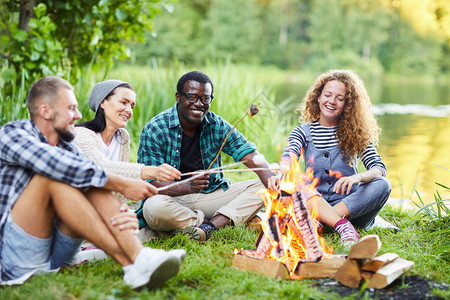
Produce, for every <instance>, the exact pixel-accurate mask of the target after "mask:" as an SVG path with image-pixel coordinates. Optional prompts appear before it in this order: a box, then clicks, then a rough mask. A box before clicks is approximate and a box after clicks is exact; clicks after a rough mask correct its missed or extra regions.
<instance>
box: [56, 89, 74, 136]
mask: <svg viewBox="0 0 450 300" xmlns="http://www.w3.org/2000/svg"><path fill="white" fill-rule="evenodd" d="M58 95H59V97H58V101H55V103H54V105H53V107H52V109H53V111H54V114H53V118H52V119H51V122H52V126H53V128H54V131H55V132H56V133H57V134H58V135H59V137H60V138H61V139H62V140H65V141H68V142H70V141H72V140H73V138H74V137H75V131H74V127H75V122H76V121H77V120H79V119H81V114H80V112H79V111H78V102H77V99H76V98H75V94H74V93H73V91H72V90H69V89H65V88H60V89H59V91H58Z"/></svg>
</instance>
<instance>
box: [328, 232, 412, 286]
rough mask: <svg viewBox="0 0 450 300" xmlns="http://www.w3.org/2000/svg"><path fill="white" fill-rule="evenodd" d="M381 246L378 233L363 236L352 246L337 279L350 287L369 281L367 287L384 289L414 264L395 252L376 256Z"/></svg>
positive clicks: (336, 276)
mask: <svg viewBox="0 0 450 300" xmlns="http://www.w3.org/2000/svg"><path fill="white" fill-rule="evenodd" d="M380 248H381V242H380V238H379V237H378V236H377V235H373V234H372V235H366V236H365V237H363V238H362V239H361V240H360V241H359V242H358V243H357V244H355V245H354V246H353V247H352V248H351V250H350V253H349V254H348V257H347V260H346V262H345V263H344V264H343V265H342V266H341V267H340V268H339V270H338V271H337V273H336V275H335V279H336V280H337V281H339V282H340V283H341V284H343V285H345V286H348V287H354V288H357V287H359V286H360V284H361V282H363V281H367V282H368V284H367V288H376V289H382V288H384V287H386V286H388V285H389V284H391V283H392V282H393V281H394V280H395V279H397V278H398V277H400V276H401V275H402V274H404V273H406V272H407V271H409V270H410V269H411V268H412V267H413V266H414V262H412V261H409V260H406V259H402V258H400V257H399V256H398V255H397V254H395V253H385V254H383V255H380V256H375V255H376V254H377V253H378V251H379V250H380Z"/></svg>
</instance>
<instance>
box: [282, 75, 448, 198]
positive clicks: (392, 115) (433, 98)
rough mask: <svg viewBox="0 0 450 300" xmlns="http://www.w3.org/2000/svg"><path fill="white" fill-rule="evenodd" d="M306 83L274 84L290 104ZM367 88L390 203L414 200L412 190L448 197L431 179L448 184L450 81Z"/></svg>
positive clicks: (296, 100)
mask: <svg viewBox="0 0 450 300" xmlns="http://www.w3.org/2000/svg"><path fill="white" fill-rule="evenodd" d="M308 88H309V86H305V85H303V86H302V85H301V84H288V85H283V86H278V87H277V88H276V95H277V98H278V99H287V98H288V97H289V96H290V97H291V98H290V99H291V100H288V101H292V102H293V104H295V103H298V102H299V101H300V100H299V99H302V98H303V96H304V95H305V93H306V90H307V89H308ZM367 89H368V91H369V95H370V96H371V99H372V103H373V104H374V111H375V113H376V114H377V117H378V122H379V125H380V126H381V127H382V130H383V132H382V135H381V137H380V142H379V145H378V152H379V153H380V155H381V156H382V158H383V161H384V162H385V164H386V166H387V169H388V178H389V180H390V182H391V184H392V193H391V199H390V201H391V203H394V204H395V203H399V204H401V205H403V206H411V202H410V200H411V199H412V200H413V201H415V202H418V197H417V196H416V193H415V190H416V191H417V192H418V193H419V195H420V196H421V198H422V200H423V201H424V202H425V203H431V202H434V196H433V195H434V193H435V192H436V190H438V191H439V193H440V194H441V196H442V198H443V199H449V198H450V193H445V192H444V189H443V188H441V187H439V186H438V185H436V182H438V183H440V184H443V185H445V186H447V187H450V83H449V82H446V83H436V84H429V83H428V84H425V83H420V82H414V83H410V82H403V83H395V84H393V83H391V84H387V83H377V84H374V85H372V86H371V85H370V84H368V85H367Z"/></svg>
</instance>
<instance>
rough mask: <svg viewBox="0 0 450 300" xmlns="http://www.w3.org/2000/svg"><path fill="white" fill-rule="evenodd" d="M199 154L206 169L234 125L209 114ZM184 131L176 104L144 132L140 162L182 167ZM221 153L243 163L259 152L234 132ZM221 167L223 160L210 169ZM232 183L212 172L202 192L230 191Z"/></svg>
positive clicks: (204, 121)
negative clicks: (220, 189)
mask: <svg viewBox="0 0 450 300" xmlns="http://www.w3.org/2000/svg"><path fill="white" fill-rule="evenodd" d="M201 127H202V129H201V132H200V151H201V156H202V161H203V168H204V169H205V170H206V169H207V168H208V166H209V165H210V164H211V162H212V161H213V160H214V158H215V157H216V155H217V152H219V149H220V146H221V145H222V143H223V141H224V140H225V137H226V135H227V134H228V133H229V132H230V130H231V129H232V128H233V126H232V125H231V124H230V123H228V122H227V121H225V120H224V119H223V118H221V117H219V116H218V115H216V114H215V113H213V112H212V111H208V113H207V114H206V116H205V118H204V119H203V122H202V124H201ZM182 137H183V129H181V125H180V120H179V119H178V112H177V104H175V105H173V106H172V107H171V108H169V109H167V110H165V111H163V112H162V113H160V114H158V115H156V116H155V117H154V118H153V119H151V120H150V121H149V122H148V123H147V124H146V125H145V127H144V129H143V130H142V134H141V138H140V143H139V149H138V162H139V163H142V164H145V165H149V166H159V165H161V164H163V163H167V164H170V165H172V166H173V167H175V168H177V169H179V168H180V162H181V159H180V152H181V140H182ZM222 151H223V152H224V153H225V154H227V155H229V156H231V157H232V158H233V159H234V161H236V162H237V161H240V160H241V159H242V158H243V157H244V156H245V155H247V154H249V153H252V152H254V151H256V147H255V145H254V144H252V143H249V142H247V140H246V139H245V138H244V136H243V135H242V134H241V133H240V132H239V131H238V130H237V129H234V130H233V131H232V132H231V134H230V136H229V137H228V139H227V142H226V143H225V145H224V147H223V149H222ZM219 166H222V159H221V157H220V156H219V158H218V159H217V160H216V161H215V162H214V165H213V166H212V167H211V168H215V167H219ZM230 184H231V182H230V180H229V179H227V178H224V174H223V173H213V174H210V177H209V187H208V188H207V189H205V190H202V192H203V193H210V192H213V191H215V190H216V189H218V188H220V187H221V188H223V189H224V190H227V189H228V186H229V185H230Z"/></svg>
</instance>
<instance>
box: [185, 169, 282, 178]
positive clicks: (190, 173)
mask: <svg viewBox="0 0 450 300" xmlns="http://www.w3.org/2000/svg"><path fill="white" fill-rule="evenodd" d="M266 170H274V171H277V170H278V169H271V168H247V169H231V170H212V169H211V170H205V171H197V172H189V173H184V174H181V176H185V175H197V174H210V173H221V172H224V173H233V172H249V171H266Z"/></svg>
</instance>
